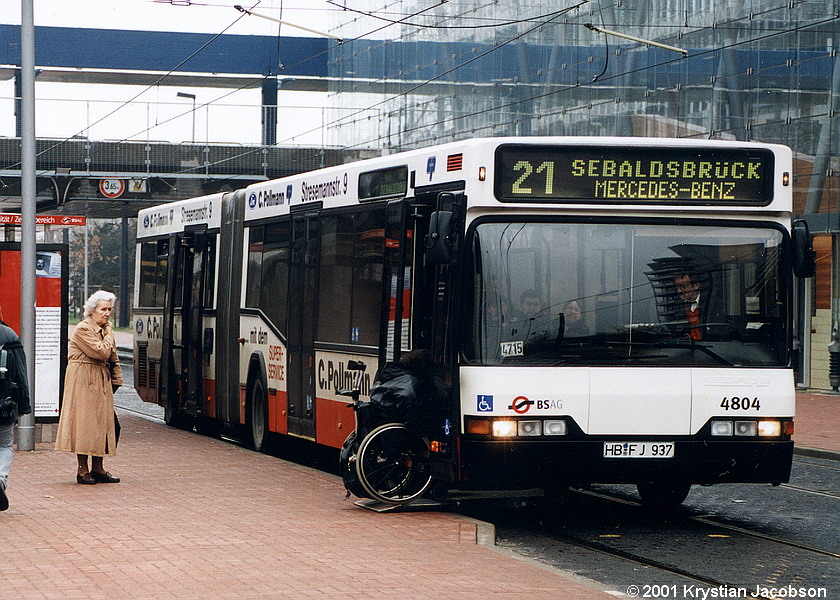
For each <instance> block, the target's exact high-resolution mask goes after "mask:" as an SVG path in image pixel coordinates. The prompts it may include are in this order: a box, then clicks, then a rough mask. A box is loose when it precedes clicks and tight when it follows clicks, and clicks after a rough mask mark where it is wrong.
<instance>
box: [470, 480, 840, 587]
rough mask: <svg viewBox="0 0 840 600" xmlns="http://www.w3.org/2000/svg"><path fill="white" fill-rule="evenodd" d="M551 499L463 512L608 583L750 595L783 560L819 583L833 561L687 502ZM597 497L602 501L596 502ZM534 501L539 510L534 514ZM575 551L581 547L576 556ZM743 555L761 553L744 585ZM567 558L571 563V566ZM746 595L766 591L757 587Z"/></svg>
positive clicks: (579, 495)
mask: <svg viewBox="0 0 840 600" xmlns="http://www.w3.org/2000/svg"><path fill="white" fill-rule="evenodd" d="M798 487H799V486H791V491H792V492H807V493H813V492H814V491H813V490H808V489H805V488H802V489H797V488H798ZM826 495H827V496H828V497H831V498H833V497H835V496H834V495H833V494H826ZM559 501H560V502H561V504H563V505H564V508H563V509H562V510H560V511H559V512H555V508H556V507H555V508H552V507H551V505H546V504H539V503H531V502H529V501H528V500H524V499H523V501H522V502H520V503H519V504H518V505H517V504H516V503H514V504H513V505H512V506H515V507H516V508H518V509H519V510H515V512H518V513H519V514H518V515H516V514H511V511H510V508H511V505H508V506H507V507H504V508H499V509H495V510H491V511H489V512H487V513H485V514H483V515H480V516H478V515H475V514H470V516H473V517H477V518H480V519H483V520H485V521H491V522H494V524H495V525H496V531H497V543H498V544H499V545H500V546H502V547H506V548H508V549H509V550H512V551H514V552H517V553H519V554H522V555H525V556H529V557H530V558H533V559H536V560H539V561H541V562H544V563H546V564H551V565H555V566H557V567H559V568H564V569H569V568H571V569H573V570H575V571H576V572H578V573H580V574H582V575H584V576H587V577H591V578H594V579H598V580H600V581H602V582H603V583H606V584H608V585H611V586H615V585H617V582H621V584H622V585H624V584H626V583H627V582H629V583H637V582H638V581H639V577H640V576H643V577H644V580H643V581H645V582H653V583H657V584H658V583H663V582H665V583H667V584H669V585H670V584H676V585H677V586H684V585H688V586H695V585H701V586H711V587H712V588H715V589H717V588H719V589H720V591H719V592H718V594H719V596H717V597H730V596H729V595H727V594H730V595H731V597H744V596H737V595H736V594H743V593H744V591H745V589H746V587H748V588H749V590H748V591H749V593H750V594H754V593H755V592H753V590H754V589H755V590H757V589H758V587H762V588H764V587H765V584H766V588H767V589H772V588H773V585H772V583H771V582H773V581H774V579H773V578H774V577H777V576H778V573H787V572H788V571H789V569H790V565H791V561H795V562H796V563H797V564H800V565H802V564H806V565H809V566H807V567H805V566H803V567H802V571H799V570H798V569H797V571H796V572H797V573H798V574H800V573H806V574H807V575H802V576H803V577H812V578H813V579H814V580H817V581H821V582H822V581H830V580H831V576H830V575H826V574H827V573H834V572H836V571H837V568H838V567H837V565H838V563H837V562H836V561H837V560H840V553H838V552H835V551H833V550H830V549H827V548H826V547H819V546H822V544H819V546H818V545H811V544H808V543H807V541H806V543H803V542H798V541H795V540H791V539H785V538H784V537H779V536H778V535H773V534H772V533H763V532H761V531H756V530H754V529H750V528H747V527H743V526H739V525H738V524H731V523H726V522H721V521H720V520H718V519H716V518H715V517H714V516H713V515H707V514H690V513H689V512H688V510H690V508H688V507H686V510H684V511H675V512H674V513H673V514H672V515H661V514H653V513H650V512H646V511H643V510H642V508H641V506H642V505H641V503H640V502H638V501H636V500H634V499H633V498H630V497H628V496H626V495H623V494H622V493H621V492H620V491H618V492H617V493H616V494H613V493H611V490H600V489H599V490H570V491H569V494H568V496H567V498H566V499H565V500H562V499H561V500H559ZM598 502H601V503H603V505H602V506H600V507H599V506H598V504H597V503H598ZM529 504H530V507H529V506H528V505H529ZM610 505H613V506H614V507H615V508H612V509H611V508H609V506H610ZM534 507H538V508H540V509H541V512H540V516H539V517H537V516H535V514H534V510H533V509H534ZM547 510H550V511H551V512H546V511H547ZM558 515H577V516H572V517H569V516H565V517H564V516H558ZM573 548H574V549H579V550H577V551H575V550H573ZM680 548H684V550H681V549H680ZM688 549H691V551H688ZM581 550H583V551H585V554H583V555H581V554H580V551H581ZM745 555H750V556H761V557H763V559H762V560H760V561H758V562H756V563H751V564H752V565H754V566H752V567H750V569H752V570H750V571H749V573H750V575H749V582H750V584H749V585H748V586H746V587H745V585H744V584H745V579H746V578H745V573H746V572H747V571H745V570H744V569H742V568H739V567H738V566H737V565H735V561H738V560H740V559H741V558H742V557H743V556H745ZM599 556H600V557H602V558H600V559H599V558H597V557H599ZM793 557H796V558H793ZM570 560H571V561H572V562H571V563H570V562H569V561H570ZM575 560H577V561H578V562H577V566H572V565H573V564H574V561H575ZM605 573H606V575H605ZM655 573H659V574H658V575H657V574H655ZM826 578H827V579H826ZM755 582H758V583H759V586H755ZM619 587H621V586H619ZM631 587H633V586H631ZM635 587H637V588H638V586H635ZM628 589H629V588H628ZM749 597H760V598H774V596H769V595H760V593H759V595H750V596H749Z"/></svg>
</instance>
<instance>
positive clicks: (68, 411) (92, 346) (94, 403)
mask: <svg viewBox="0 0 840 600" xmlns="http://www.w3.org/2000/svg"><path fill="white" fill-rule="evenodd" d="M116 300H117V297H116V296H115V295H114V294H112V293H111V292H106V291H103V290H99V291H98V292H94V293H93V295H91V297H90V298H88V300H87V302H85V319H84V320H83V321H82V322H80V323H79V324H78V325H77V326H76V329H75V330H74V331H73V338H72V339H71V340H70V351H69V354H68V357H67V359H68V360H67V373H66V375H65V377H64V399H63V403H62V407H61V418H60V420H59V423H58V433H57V434H56V440H55V449H56V450H63V451H65V452H75V453H76V455H77V458H78V460H79V472H78V473H77V474H76V482H77V483H83V484H93V483H117V482H119V478H118V477H114V476H113V475H111V474H110V473H108V472H107V471H106V470H105V468H104V467H103V465H102V459H103V458H104V457H105V456H113V455H114V454H116V450H117V439H116V431H115V429H116V428H115V419H114V391H116V389H117V388H118V387H119V386H120V385H122V369H121V368H120V362H119V358H117V344H116V342H115V341H114V332H113V330H112V329H111V323H110V318H111V311H112V310H113V309H114V303H115V302H116ZM88 456H91V457H92V459H91V468H90V470H88Z"/></svg>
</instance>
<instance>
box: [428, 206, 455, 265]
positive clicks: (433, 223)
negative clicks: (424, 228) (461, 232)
mask: <svg viewBox="0 0 840 600" xmlns="http://www.w3.org/2000/svg"><path fill="white" fill-rule="evenodd" d="M454 223H455V217H454V215H453V213H452V211H448V210H436V211H435V212H433V213H432V215H431V216H430V217H429V233H428V235H427V236H426V261H427V262H429V263H430V264H433V265H445V264H447V263H449V262H450V261H451V260H452V245H453V244H454V236H453V225H454Z"/></svg>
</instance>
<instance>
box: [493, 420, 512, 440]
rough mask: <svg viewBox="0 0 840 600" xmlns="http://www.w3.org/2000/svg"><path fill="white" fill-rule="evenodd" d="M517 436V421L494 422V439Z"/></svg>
mask: <svg viewBox="0 0 840 600" xmlns="http://www.w3.org/2000/svg"><path fill="white" fill-rule="evenodd" d="M515 435H516V421H493V437H513V436H515Z"/></svg>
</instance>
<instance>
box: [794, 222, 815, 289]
mask: <svg viewBox="0 0 840 600" xmlns="http://www.w3.org/2000/svg"><path fill="white" fill-rule="evenodd" d="M791 239H792V241H793V273H794V275H796V276H797V277H799V278H806V277H813V276H814V274H815V273H816V272H817V260H816V256H817V253H816V252H814V236H812V235H811V232H810V230H809V229H808V223H807V222H805V221H804V220H802V219H797V220H796V221H794V222H793V231H792V232H791Z"/></svg>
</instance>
